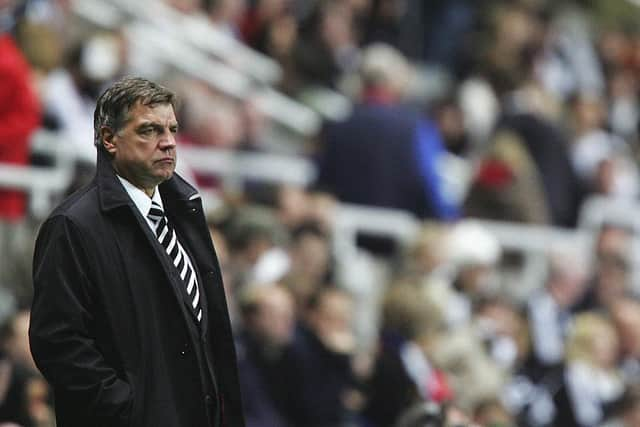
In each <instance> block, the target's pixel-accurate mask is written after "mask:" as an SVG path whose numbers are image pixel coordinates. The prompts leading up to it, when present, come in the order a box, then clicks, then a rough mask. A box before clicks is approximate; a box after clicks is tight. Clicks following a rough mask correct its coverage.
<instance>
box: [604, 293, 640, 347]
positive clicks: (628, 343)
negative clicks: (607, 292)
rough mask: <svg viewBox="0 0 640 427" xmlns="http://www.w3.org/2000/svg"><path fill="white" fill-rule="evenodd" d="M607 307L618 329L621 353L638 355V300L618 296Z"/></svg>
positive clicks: (639, 323) (639, 344) (639, 315)
mask: <svg viewBox="0 0 640 427" xmlns="http://www.w3.org/2000/svg"><path fill="white" fill-rule="evenodd" d="M608 309H609V310H608V311H609V314H610V316H611V320H612V321H613V324H614V325H615V328H616V330H617V331H618V339H619V340H620V350H621V353H622V354H623V355H624V356H628V357H634V358H637V357H640V302H638V301H636V300H635V299H633V298H629V297H625V298H619V299H616V300H615V301H613V302H612V303H611V304H610V305H609V307H608Z"/></svg>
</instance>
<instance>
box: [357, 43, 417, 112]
mask: <svg viewBox="0 0 640 427" xmlns="http://www.w3.org/2000/svg"><path fill="white" fill-rule="evenodd" d="M360 77H361V79H362V86H363V89H364V91H365V93H366V92H367V91H375V92H376V93H377V94H378V95H382V96H385V97H389V98H391V99H392V100H399V99H401V98H402V97H403V96H404V94H405V91H406V90H407V86H408V84H409V80H410V78H411V66H410V65H409V63H408V61H407V59H406V58H405V57H404V55H402V53H401V52H400V51H398V50H397V49H396V48H394V47H392V46H390V45H387V44H383V43H374V44H372V45H370V46H369V47H367V48H366V49H365V50H364V52H363V54H362V62H361V65H360Z"/></svg>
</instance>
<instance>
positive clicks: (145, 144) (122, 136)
mask: <svg viewBox="0 0 640 427" xmlns="http://www.w3.org/2000/svg"><path fill="white" fill-rule="evenodd" d="M128 119H129V120H128V122H127V123H126V125H125V126H124V127H123V128H122V129H120V130H119V131H118V132H116V133H115V134H113V135H111V138H110V140H107V142H106V143H105V148H106V149H107V151H108V152H109V153H111V155H112V156H113V162H112V164H113V167H114V168H115V170H116V172H117V173H118V174H119V175H120V176H122V177H123V178H126V179H127V180H128V181H130V182H131V183H132V184H133V185H135V186H136V187H139V188H141V189H143V190H153V188H155V186H156V185H158V184H160V183H161V182H163V181H166V180H167V179H169V178H171V176H172V175H173V171H174V170H175V168H176V140H175V133H176V132H177V130H178V122H177V121H176V116H175V113H174V111H173V107H172V106H171V104H157V105H153V106H147V105H142V104H140V103H136V104H135V105H134V107H133V108H131V109H130V110H129V117H128Z"/></svg>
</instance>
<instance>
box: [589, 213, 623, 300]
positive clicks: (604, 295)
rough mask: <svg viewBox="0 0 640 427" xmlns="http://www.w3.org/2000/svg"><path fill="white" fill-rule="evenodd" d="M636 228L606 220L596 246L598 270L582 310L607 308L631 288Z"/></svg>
mask: <svg viewBox="0 0 640 427" xmlns="http://www.w3.org/2000/svg"><path fill="white" fill-rule="evenodd" d="M631 244H632V231H631V230H628V229H626V228H624V227H620V226H616V225H610V224H604V225H603V226H602V227H601V229H600V230H599V232H598V235H597V238H596V245H595V250H594V255H595V262H594V267H595V269H594V271H593V272H592V276H591V278H590V280H589V284H588V289H587V292H586V293H585V295H584V297H583V298H582V300H581V301H580V303H579V305H578V307H577V309H578V310H583V311H585V310H604V309H606V307H607V305H608V304H609V303H610V302H612V301H614V300H615V299H617V298H619V297H623V296H625V295H626V294H628V293H629V292H630V289H629V283H630V279H631V276H630V273H631V272H630V268H631V266H630V257H629V254H630V251H631V249H632V246H631Z"/></svg>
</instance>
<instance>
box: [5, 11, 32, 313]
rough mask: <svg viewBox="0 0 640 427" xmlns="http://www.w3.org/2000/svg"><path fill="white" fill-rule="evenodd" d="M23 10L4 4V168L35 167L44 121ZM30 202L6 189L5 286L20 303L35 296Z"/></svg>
mask: <svg viewBox="0 0 640 427" xmlns="http://www.w3.org/2000/svg"><path fill="white" fill-rule="evenodd" d="M18 6H19V5H18V2H16V1H15V0H9V1H7V0H4V1H2V0H0V164H1V165H5V164H6V165H10V166H26V165H28V164H29V140H30V138H31V135H32V134H33V132H34V131H35V130H36V129H37V128H38V126H39V125H40V119H41V111H40V104H39V102H38V98H37V95H36V91H35V88H34V87H33V85H32V78H31V69H30V68H29V64H28V63H27V61H26V59H25V58H24V55H23V54H22V52H21V51H20V49H19V48H18V46H17V44H16V41H15V39H14V38H13V36H12V34H11V30H12V27H13V24H14V22H15V19H16V14H17V9H18ZM27 202H28V200H27V195H26V194H25V193H24V192H23V191H19V190H16V189H12V188H6V187H3V186H2V185H0V253H1V254H2V257H0V287H2V288H3V289H4V290H7V291H9V292H10V293H11V294H12V295H14V296H16V298H17V299H18V302H19V303H22V302H23V301H25V300H28V299H29V298H30V297H31V295H30V292H28V291H27V290H26V288H30V286H28V284H27V283H28V279H29V275H30V272H29V266H28V259H29V257H28V256H26V254H27V253H28V252H29V251H30V248H29V247H28V246H30V242H31V241H32V240H33V237H32V236H31V235H30V234H29V231H30V229H29V223H28V216H27V213H28V212H27V208H28V204H27ZM27 242H29V243H27Z"/></svg>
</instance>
